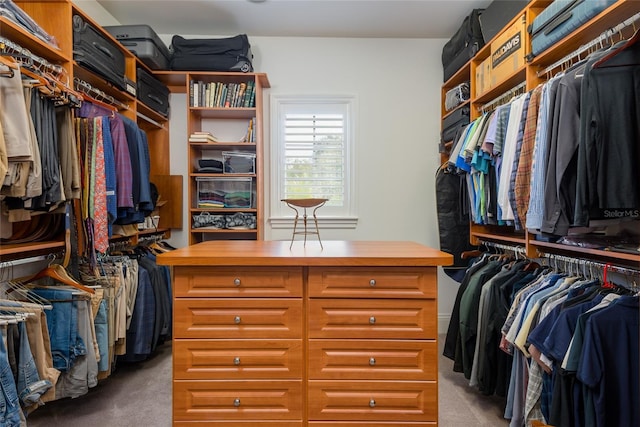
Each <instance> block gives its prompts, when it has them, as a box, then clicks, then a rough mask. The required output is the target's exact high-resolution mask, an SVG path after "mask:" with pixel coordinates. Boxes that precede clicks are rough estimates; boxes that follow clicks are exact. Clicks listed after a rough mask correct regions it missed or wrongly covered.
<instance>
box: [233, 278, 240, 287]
mask: <svg viewBox="0 0 640 427" xmlns="http://www.w3.org/2000/svg"><path fill="white" fill-rule="evenodd" d="M233 284H234V285H236V286H240V279H238V278H235V279H233Z"/></svg>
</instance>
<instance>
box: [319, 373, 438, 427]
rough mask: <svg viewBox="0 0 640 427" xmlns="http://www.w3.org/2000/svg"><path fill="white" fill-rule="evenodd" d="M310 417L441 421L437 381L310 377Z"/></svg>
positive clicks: (343, 419)
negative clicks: (322, 378)
mask: <svg viewBox="0 0 640 427" xmlns="http://www.w3.org/2000/svg"><path fill="white" fill-rule="evenodd" d="M309 420H310V421H311V420H317V421H322V420H326V421H329V420H342V421H387V422H393V421H398V422H400V421H422V422H424V421H436V422H437V421H438V384H437V383H436V382H435V381H429V382H419V381H407V382H402V381H311V380H310V381H309Z"/></svg>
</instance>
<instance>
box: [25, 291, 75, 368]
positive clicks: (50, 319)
mask: <svg viewBox="0 0 640 427" xmlns="http://www.w3.org/2000/svg"><path fill="white" fill-rule="evenodd" d="M32 292H35V293H36V294H38V295H39V296H41V297H43V298H44V299H46V300H47V301H50V302H51V303H52V305H53V309H52V310H50V311H49V312H47V329H48V330H49V339H50V341H51V356H52V357H53V367H54V368H56V369H58V370H60V371H63V372H64V371H68V370H69V369H70V368H71V366H73V363H74V361H75V359H76V357H78V356H80V355H83V354H85V353H86V347H85V344H84V342H83V341H82V338H80V337H79V336H78V317H77V316H78V313H77V306H76V303H75V301H74V300H73V292H72V291H68V290H64V289H42V288H35V289H33V290H32Z"/></svg>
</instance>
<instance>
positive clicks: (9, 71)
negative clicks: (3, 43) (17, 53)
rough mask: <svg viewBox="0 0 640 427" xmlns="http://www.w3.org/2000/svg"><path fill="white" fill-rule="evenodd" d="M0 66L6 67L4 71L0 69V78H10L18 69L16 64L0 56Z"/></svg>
mask: <svg viewBox="0 0 640 427" xmlns="http://www.w3.org/2000/svg"><path fill="white" fill-rule="evenodd" d="M0 64H2V65H5V66H6V67H7V69H6V70H3V69H0V76H2V77H9V78H12V77H13V76H14V75H15V71H16V70H18V69H19V66H18V63H17V62H15V61H12V60H11V59H10V58H9V57H6V56H2V55H0Z"/></svg>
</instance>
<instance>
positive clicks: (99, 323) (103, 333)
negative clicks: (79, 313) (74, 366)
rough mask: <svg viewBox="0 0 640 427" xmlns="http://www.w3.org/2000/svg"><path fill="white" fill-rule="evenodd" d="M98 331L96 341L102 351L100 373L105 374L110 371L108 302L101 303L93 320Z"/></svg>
mask: <svg viewBox="0 0 640 427" xmlns="http://www.w3.org/2000/svg"><path fill="white" fill-rule="evenodd" d="M93 323H94V325H95V329H96V341H98V349H99V350H100V361H99V362H98V371H100V372H105V371H108V370H109V324H108V320H107V301H106V300H104V299H103V300H102V301H100V306H99V307H98V312H97V313H96V318H95V319H94V320H93Z"/></svg>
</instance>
